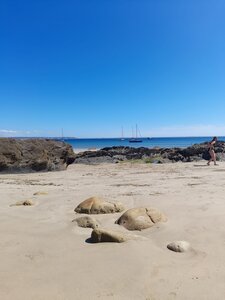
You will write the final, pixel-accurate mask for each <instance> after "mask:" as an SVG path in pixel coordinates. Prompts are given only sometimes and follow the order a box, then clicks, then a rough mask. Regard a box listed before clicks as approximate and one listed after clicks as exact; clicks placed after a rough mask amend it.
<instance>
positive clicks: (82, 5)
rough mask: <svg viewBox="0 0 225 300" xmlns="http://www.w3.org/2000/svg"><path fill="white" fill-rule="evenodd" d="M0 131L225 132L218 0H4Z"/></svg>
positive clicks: (224, 13)
mask: <svg viewBox="0 0 225 300" xmlns="http://www.w3.org/2000/svg"><path fill="white" fill-rule="evenodd" d="M0 104H1V117H0V136H59V135H61V128H63V130H64V135H66V136H75V137H116V136H120V134H121V127H122V126H123V129H124V135H125V136H130V135H131V128H132V126H133V127H134V126H135V124H136V123H137V124H138V126H139V129H140V131H141V134H142V136H193V135H225V1H224V0H216V1H215V0H213V1H211V0H188V1H187V0H169V1H168V0H80V1H77V0H64V1H62V0H61V1H58V0H38V1H31V0H20V1H17V0H14V1H13V0H1V1H0Z"/></svg>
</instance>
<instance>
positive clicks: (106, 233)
mask: <svg viewBox="0 0 225 300" xmlns="http://www.w3.org/2000/svg"><path fill="white" fill-rule="evenodd" d="M127 239H128V238H127V237H126V236H125V235H124V234H123V233H121V232H117V231H112V230H104V229H94V230H93V231H92V233H91V239H90V240H91V242H92V243H102V242H111V243H123V242H125V241H127Z"/></svg>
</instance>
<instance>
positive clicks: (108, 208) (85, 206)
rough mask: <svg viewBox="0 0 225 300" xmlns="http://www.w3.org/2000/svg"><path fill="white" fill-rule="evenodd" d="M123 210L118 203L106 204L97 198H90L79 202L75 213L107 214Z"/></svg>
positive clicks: (106, 202)
mask: <svg viewBox="0 0 225 300" xmlns="http://www.w3.org/2000/svg"><path fill="white" fill-rule="evenodd" d="M123 210H124V207H123V205H122V203H120V202H115V203H113V202H108V201H105V200H103V199H101V198H98V197H91V198H88V199H86V200H84V201H83V202H81V203H80V204H79V205H78V206H77V207H76V208H75V210H74V211H75V212H77V213H80V214H109V213H116V212H121V211H123Z"/></svg>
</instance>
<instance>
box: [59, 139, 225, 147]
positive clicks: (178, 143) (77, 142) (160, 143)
mask: <svg viewBox="0 0 225 300" xmlns="http://www.w3.org/2000/svg"><path fill="white" fill-rule="evenodd" d="M211 139H212V137H165V138H141V140H142V142H141V143H130V142H129V138H125V139H124V140H121V139H120V138H102V139H100V138H96V139H69V138H64V141H65V142H66V143H68V144H70V145H71V146H72V147H73V148H74V149H90V148H96V149H101V148H105V147H113V146H124V147H127V146H128V147H135V148H138V147H147V148H153V147H161V148H173V147H180V148H185V147H188V146H192V145H194V144H198V143H203V142H208V141H210V140H211ZM218 139H219V140H223V141H225V137H219V138H218Z"/></svg>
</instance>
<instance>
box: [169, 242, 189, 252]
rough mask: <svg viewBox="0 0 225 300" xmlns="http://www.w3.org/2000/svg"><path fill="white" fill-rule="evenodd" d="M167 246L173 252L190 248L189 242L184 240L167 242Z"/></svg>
mask: <svg viewBox="0 0 225 300" xmlns="http://www.w3.org/2000/svg"><path fill="white" fill-rule="evenodd" d="M167 248H168V249H169V250H172V251H174V252H187V251H188V250H189V249H190V244H189V243H188V242H186V241H175V242H172V243H170V244H168V245H167Z"/></svg>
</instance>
